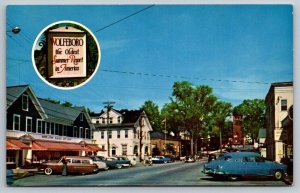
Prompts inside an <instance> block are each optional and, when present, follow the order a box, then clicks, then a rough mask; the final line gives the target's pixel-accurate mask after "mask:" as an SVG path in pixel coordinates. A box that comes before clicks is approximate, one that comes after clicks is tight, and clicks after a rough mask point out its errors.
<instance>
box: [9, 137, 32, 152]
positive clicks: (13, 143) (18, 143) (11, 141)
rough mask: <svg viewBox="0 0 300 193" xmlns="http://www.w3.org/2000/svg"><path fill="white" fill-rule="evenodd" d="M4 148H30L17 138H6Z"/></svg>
mask: <svg viewBox="0 0 300 193" xmlns="http://www.w3.org/2000/svg"><path fill="white" fill-rule="evenodd" d="M6 149H7V150H22V149H30V147H29V146H28V145H26V144H24V143H22V142H21V141H20V140H18V139H7V140H6Z"/></svg>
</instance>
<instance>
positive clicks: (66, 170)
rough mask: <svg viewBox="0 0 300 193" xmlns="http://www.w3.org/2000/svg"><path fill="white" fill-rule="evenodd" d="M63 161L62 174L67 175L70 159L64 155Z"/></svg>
mask: <svg viewBox="0 0 300 193" xmlns="http://www.w3.org/2000/svg"><path fill="white" fill-rule="evenodd" d="M61 162H62V163H63V171H62V175H63V176H67V175H68V161H67V159H66V156H64V157H63V159H62V161H61Z"/></svg>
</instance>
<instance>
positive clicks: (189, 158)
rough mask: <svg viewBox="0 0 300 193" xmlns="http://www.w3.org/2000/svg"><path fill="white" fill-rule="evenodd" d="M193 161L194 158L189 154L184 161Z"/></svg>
mask: <svg viewBox="0 0 300 193" xmlns="http://www.w3.org/2000/svg"><path fill="white" fill-rule="evenodd" d="M195 161H196V160H195V158H194V157H193V156H191V155H190V156H186V157H185V163H194V162H195Z"/></svg>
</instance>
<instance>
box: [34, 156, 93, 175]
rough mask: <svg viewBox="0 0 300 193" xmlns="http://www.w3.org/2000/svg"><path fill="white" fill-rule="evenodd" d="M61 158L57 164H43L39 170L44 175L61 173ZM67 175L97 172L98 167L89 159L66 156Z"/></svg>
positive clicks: (51, 162)
mask: <svg viewBox="0 0 300 193" xmlns="http://www.w3.org/2000/svg"><path fill="white" fill-rule="evenodd" d="M62 160H63V158H61V159H60V160H59V161H58V162H53V161H50V162H44V163H42V164H41V165H40V167H39V169H40V170H41V171H43V172H44V173H45V174H46V175H51V174H53V173H62V171H63V162H62ZM66 161H67V171H68V174H69V173H70V174H87V173H93V172H96V171H98V166H97V164H95V163H94V162H93V160H92V159H91V158H89V157H82V156H66Z"/></svg>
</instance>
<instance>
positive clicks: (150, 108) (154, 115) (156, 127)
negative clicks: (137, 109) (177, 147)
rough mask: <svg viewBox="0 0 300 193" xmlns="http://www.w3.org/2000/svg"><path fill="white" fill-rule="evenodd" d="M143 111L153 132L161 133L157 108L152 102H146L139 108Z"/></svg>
mask: <svg viewBox="0 0 300 193" xmlns="http://www.w3.org/2000/svg"><path fill="white" fill-rule="evenodd" d="M141 109H143V110H144V111H145V113H146V115H147V117H148V119H149V121H150V123H151V126H152V128H153V131H161V130H162V125H161V122H162V118H161V115H160V111H159V107H158V105H157V104H155V103H154V102H153V101H151V100H148V101H146V102H145V103H144V105H143V106H142V107H141Z"/></svg>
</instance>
